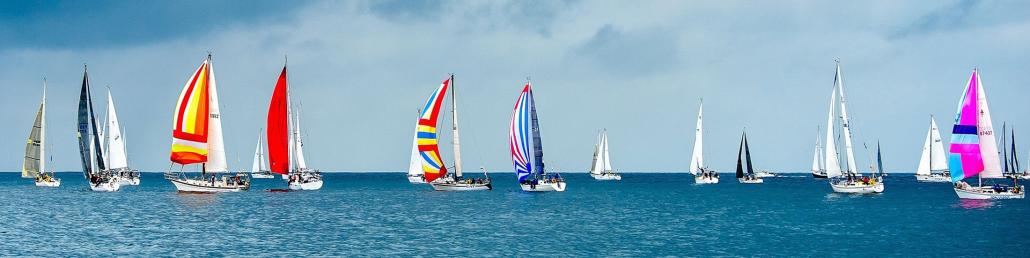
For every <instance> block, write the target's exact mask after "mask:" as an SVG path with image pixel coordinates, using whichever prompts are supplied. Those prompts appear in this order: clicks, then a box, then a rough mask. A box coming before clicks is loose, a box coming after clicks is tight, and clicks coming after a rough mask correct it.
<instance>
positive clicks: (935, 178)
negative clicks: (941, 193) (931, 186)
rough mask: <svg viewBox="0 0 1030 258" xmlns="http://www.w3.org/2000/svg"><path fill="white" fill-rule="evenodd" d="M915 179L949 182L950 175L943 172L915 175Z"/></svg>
mask: <svg viewBox="0 0 1030 258" xmlns="http://www.w3.org/2000/svg"><path fill="white" fill-rule="evenodd" d="M916 181H919V182H935V183H945V182H951V177H949V176H946V175H944V174H929V175H916Z"/></svg>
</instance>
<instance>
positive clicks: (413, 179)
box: [408, 175, 426, 184]
mask: <svg viewBox="0 0 1030 258" xmlns="http://www.w3.org/2000/svg"><path fill="white" fill-rule="evenodd" d="M408 182H409V183H412V184H425V183H426V178H425V177H423V176H422V175H408Z"/></svg>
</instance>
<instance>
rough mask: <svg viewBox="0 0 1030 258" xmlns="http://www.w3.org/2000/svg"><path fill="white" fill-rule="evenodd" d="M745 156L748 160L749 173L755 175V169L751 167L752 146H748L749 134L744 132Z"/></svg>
mask: <svg viewBox="0 0 1030 258" xmlns="http://www.w3.org/2000/svg"><path fill="white" fill-rule="evenodd" d="M744 157H745V159H746V160H747V174H748V175H754V174H755V169H754V168H752V167H751V148H749V147H748V146H747V134H744Z"/></svg>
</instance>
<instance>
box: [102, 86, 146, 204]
mask: <svg viewBox="0 0 1030 258" xmlns="http://www.w3.org/2000/svg"><path fill="white" fill-rule="evenodd" d="M105 124H106V127H105V129H104V132H105V133H104V134H103V136H101V137H103V138H104V142H105V143H106V144H105V146H107V147H106V148H104V162H105V163H107V165H108V166H107V170H105V171H103V173H109V174H111V175H114V177H116V178H117V181H118V183H119V184H121V185H123V186H124V185H139V181H140V174H139V170H135V169H132V168H130V167H129V157H128V154H127V153H128V151H127V150H126V148H125V137H124V134H123V132H122V129H121V127H120V126H119V124H118V114H117V113H115V110H114V98H112V97H111V90H110V89H108V90H107V123H105Z"/></svg>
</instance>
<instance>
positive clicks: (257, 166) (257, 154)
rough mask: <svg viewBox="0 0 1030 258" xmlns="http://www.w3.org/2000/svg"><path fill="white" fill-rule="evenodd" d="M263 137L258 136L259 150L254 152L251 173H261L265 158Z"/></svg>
mask: <svg viewBox="0 0 1030 258" xmlns="http://www.w3.org/2000/svg"><path fill="white" fill-rule="evenodd" d="M261 156H262V154H261V136H260V135H259V136H258V142H257V148H256V149H255V150H254V164H253V165H251V166H250V171H251V172H258V171H261V163H262V160H263V158H262V157H261Z"/></svg>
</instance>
